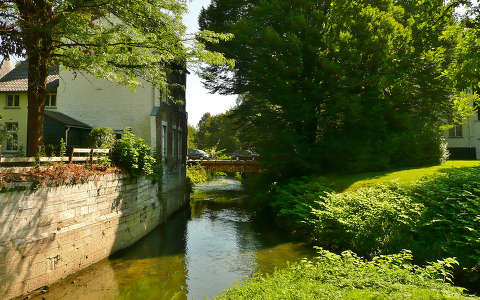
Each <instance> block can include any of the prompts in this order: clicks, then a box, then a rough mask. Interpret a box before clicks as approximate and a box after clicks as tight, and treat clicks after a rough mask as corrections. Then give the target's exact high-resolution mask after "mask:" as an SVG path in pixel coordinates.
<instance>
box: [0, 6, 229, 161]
mask: <svg viewBox="0 0 480 300" xmlns="http://www.w3.org/2000/svg"><path fill="white" fill-rule="evenodd" d="M0 9H1V10H0V55H3V56H8V55H11V54H14V55H17V56H20V57H26V58H28V60H29V70H28V72H29V74H28V108H29V109H28V137H27V140H28V142H27V153H28V154H29V155H33V154H35V153H36V152H37V151H38V146H40V145H42V143H43V118H44V115H43V111H44V106H45V101H46V96H47V90H46V79H47V75H48V67H49V66H52V65H62V66H64V67H66V68H69V69H71V70H74V71H75V70H83V71H86V72H88V73H89V74H91V75H93V76H96V77H102V78H107V79H109V80H112V81H116V82H119V83H122V84H125V85H129V86H131V87H135V86H136V85H138V84H139V81H138V78H139V77H141V78H143V79H145V80H147V81H149V82H151V83H154V84H155V85H157V86H159V87H163V86H165V85H167V82H166V75H167V74H168V72H169V71H170V70H169V66H172V65H175V66H178V65H185V63H186V62H195V63H198V62H199V61H207V62H210V63H213V64H216V63H220V62H225V60H224V59H223V57H222V56H221V55H220V54H218V53H211V52H208V51H205V50H204V47H203V46H202V45H201V44H199V43H198V42H196V41H195V40H194V39H193V37H192V38H190V39H187V38H186V37H185V27H184V25H183V24H182V14H183V13H184V12H185V11H186V4H185V1H183V0H136V1H125V0H110V1H103V0H0ZM199 36H202V37H203V38H204V39H205V40H209V41H211V42H215V41H218V39H225V38H228V35H221V34H214V33H212V32H203V33H200V34H199Z"/></svg>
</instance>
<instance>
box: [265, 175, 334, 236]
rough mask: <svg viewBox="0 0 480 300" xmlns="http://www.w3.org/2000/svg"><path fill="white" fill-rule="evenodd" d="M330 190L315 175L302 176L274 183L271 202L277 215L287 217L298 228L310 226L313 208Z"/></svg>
mask: <svg viewBox="0 0 480 300" xmlns="http://www.w3.org/2000/svg"><path fill="white" fill-rule="evenodd" d="M329 191H330V189H329V188H328V187H326V186H324V185H323V184H321V183H320V182H318V181H317V180H315V179H314V178H313V177H312V178H310V177H302V178H299V179H294V180H291V181H289V182H288V183H286V184H281V185H278V184H276V185H274V186H273V188H272V192H271V200H270V202H269V203H270V206H271V207H273V208H274V210H275V211H276V212H277V215H279V216H282V217H284V218H285V219H286V221H287V223H288V225H290V226H292V227H293V228H295V229H298V228H301V227H305V226H308V223H309V220H312V218H313V217H314V216H313V212H312V208H314V207H317V201H318V199H319V197H321V196H323V195H325V194H326V193H327V192H329Z"/></svg>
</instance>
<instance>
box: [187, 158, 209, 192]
mask: <svg viewBox="0 0 480 300" xmlns="http://www.w3.org/2000/svg"><path fill="white" fill-rule="evenodd" d="M207 180H208V175H207V171H206V170H205V169H204V168H203V167H202V166H201V165H194V166H187V191H188V192H192V189H193V187H194V186H195V185H196V184H201V183H205V182H207Z"/></svg>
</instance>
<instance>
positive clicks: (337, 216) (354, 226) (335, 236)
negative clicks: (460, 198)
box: [308, 184, 424, 257]
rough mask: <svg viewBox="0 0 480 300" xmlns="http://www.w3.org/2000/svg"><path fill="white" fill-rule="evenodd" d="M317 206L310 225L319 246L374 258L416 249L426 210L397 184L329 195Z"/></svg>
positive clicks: (321, 197)
mask: <svg viewBox="0 0 480 300" xmlns="http://www.w3.org/2000/svg"><path fill="white" fill-rule="evenodd" d="M315 204H316V205H315V208H313V206H311V207H312V213H313V215H314V217H313V218H312V219H309V220H308V222H309V223H310V224H311V226H312V227H313V231H312V232H313V235H314V237H315V239H316V241H317V243H319V244H321V245H325V246H329V247H332V248H337V249H342V250H344V249H352V250H354V251H355V252H357V253H359V254H361V255H364V256H370V257H371V256H373V255H375V254H377V253H394V252H397V251H400V250H402V249H403V248H405V247H407V248H408V247H409V246H412V242H413V241H412V236H413V231H414V227H415V225H416V224H417V223H418V221H419V219H420V216H421V214H422V210H423V208H424V207H423V205H422V204H420V203H415V202H413V201H411V198H410V197H409V196H408V195H406V194H405V192H404V191H403V190H402V189H401V188H400V187H399V186H397V185H395V184H392V185H376V186H373V187H364V188H361V189H359V190H357V191H355V192H345V193H341V194H339V193H327V194H326V195H324V196H320V197H319V198H318V199H317V201H316V203H315Z"/></svg>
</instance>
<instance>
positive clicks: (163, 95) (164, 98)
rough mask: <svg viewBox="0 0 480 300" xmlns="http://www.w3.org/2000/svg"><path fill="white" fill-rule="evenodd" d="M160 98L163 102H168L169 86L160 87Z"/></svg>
mask: <svg viewBox="0 0 480 300" xmlns="http://www.w3.org/2000/svg"><path fill="white" fill-rule="evenodd" d="M160 100H161V101H162V102H168V87H166V86H162V87H161V88H160Z"/></svg>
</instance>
